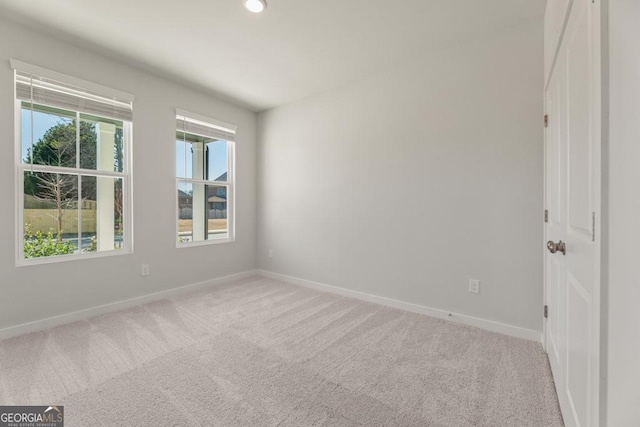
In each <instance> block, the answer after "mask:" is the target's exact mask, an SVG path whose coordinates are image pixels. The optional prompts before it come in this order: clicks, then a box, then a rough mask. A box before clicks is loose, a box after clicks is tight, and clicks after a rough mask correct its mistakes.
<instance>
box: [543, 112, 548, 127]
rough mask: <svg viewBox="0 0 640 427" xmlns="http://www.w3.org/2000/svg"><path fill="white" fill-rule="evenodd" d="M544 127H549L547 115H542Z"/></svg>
mask: <svg viewBox="0 0 640 427" xmlns="http://www.w3.org/2000/svg"><path fill="white" fill-rule="evenodd" d="M544 127H549V115H548V114H545V115H544Z"/></svg>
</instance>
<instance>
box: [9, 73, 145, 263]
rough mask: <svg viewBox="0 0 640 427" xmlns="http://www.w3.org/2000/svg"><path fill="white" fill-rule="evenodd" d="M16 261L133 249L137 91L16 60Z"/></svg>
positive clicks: (69, 257) (24, 261)
mask: <svg viewBox="0 0 640 427" xmlns="http://www.w3.org/2000/svg"><path fill="white" fill-rule="evenodd" d="M11 66H12V67H13V68H14V70H15V88H16V136H17V137H16V169H17V175H18V176H17V178H18V179H17V181H18V185H17V191H18V194H17V201H18V203H17V211H18V212H17V214H18V223H19V227H18V231H17V243H18V244H17V246H18V251H17V252H18V256H17V262H18V263H19V264H20V263H37V262H43V261H51V260H53V259H55V260H60V259H73V258H77V257H90V256H96V255H97V254H101V255H104V254H115V253H125V252H130V251H131V227H130V224H131V212H130V203H129V195H130V193H131V191H130V156H129V153H130V144H131V126H132V125H131V121H132V115H133V111H132V110H133V96H132V95H129V94H126V93H124V92H120V91H116V90H113V89H109V88H105V87H103V86H100V85H96V84H93V83H90V82H86V81H83V80H79V79H76V78H74V77H70V76H66V75H63V74H60V73H56V72H54V71H50V70H46V69H43V68H40V67H36V66H32V65H29V64H24V63H21V62H18V61H14V60H12V61H11Z"/></svg>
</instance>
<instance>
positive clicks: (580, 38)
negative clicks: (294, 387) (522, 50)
mask: <svg viewBox="0 0 640 427" xmlns="http://www.w3.org/2000/svg"><path fill="white" fill-rule="evenodd" d="M599 3H600V2H599V0H598V1H596V2H593V0H574V1H573V4H572V6H571V11H570V14H569V17H568V20H567V25H566V30H565V32H564V36H563V38H562V42H561V44H560V48H559V51H558V56H557V59H556V62H555V65H554V68H553V71H552V74H551V77H550V79H549V81H548V83H547V87H546V92H545V104H546V106H545V107H546V114H547V116H548V126H547V128H546V145H545V175H546V176H545V181H546V185H545V199H546V209H547V211H548V212H547V222H546V224H545V225H546V227H545V235H546V239H545V242H546V241H549V243H548V246H549V248H548V250H547V251H546V255H545V304H546V305H547V307H548V317H547V320H546V325H545V326H546V327H545V347H546V350H547V353H548V355H549V361H550V364H551V369H552V372H553V376H554V380H555V383H556V389H557V391H558V398H559V400H560V406H561V409H562V414H563V416H564V420H565V424H566V425H567V426H568V427H571V426H580V427H595V426H597V425H598V416H599V411H598V406H599V403H598V402H599V388H598V380H599V369H598V368H599V345H600V339H599V322H600V298H599V295H600V281H599V275H600V267H599V266H600V242H599V240H600V237H599V232H598V227H597V225H598V224H599V218H600V145H601V144H600V103H601V101H600V53H599V46H600V41H599V37H600V30H599V28H600V27H599V19H600V13H599V10H600V9H599V8H600V4H599ZM560 242H562V243H563V244H564V246H563V245H561V244H560ZM563 249H564V250H565V251H566V254H564V253H563V252H562V251H563ZM552 252H554V253H552Z"/></svg>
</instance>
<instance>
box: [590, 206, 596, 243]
mask: <svg viewBox="0 0 640 427" xmlns="http://www.w3.org/2000/svg"><path fill="white" fill-rule="evenodd" d="M591 241H592V242H595V241H596V213H595V212H592V213H591Z"/></svg>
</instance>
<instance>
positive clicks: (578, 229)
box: [565, 1, 592, 240]
mask: <svg viewBox="0 0 640 427" xmlns="http://www.w3.org/2000/svg"><path fill="white" fill-rule="evenodd" d="M578 5H579V6H580V7H578V8H577V10H575V9H574V11H573V13H574V14H577V16H573V17H572V18H573V19H574V20H573V21H572V23H574V24H575V25H574V26H573V27H572V28H568V32H567V35H566V51H565V52H566V53H565V55H566V67H567V88H568V91H567V93H568V130H569V132H568V137H569V140H568V142H569V144H568V150H569V152H568V162H569V163H568V165H567V170H568V172H569V185H568V188H567V190H568V198H567V208H568V212H569V218H568V219H569V223H568V225H569V227H570V230H571V231H572V232H574V233H576V234H577V235H582V236H584V237H585V238H587V239H589V240H590V239H591V212H592V211H591V206H592V201H591V185H590V184H591V180H592V177H591V154H592V153H591V135H590V127H589V123H590V102H589V100H590V95H591V90H590V89H591V88H590V86H591V80H592V79H591V75H590V74H591V73H590V72H589V70H590V62H591V57H590V55H589V26H588V14H587V10H586V7H585V2H584V1H580V2H578Z"/></svg>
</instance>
